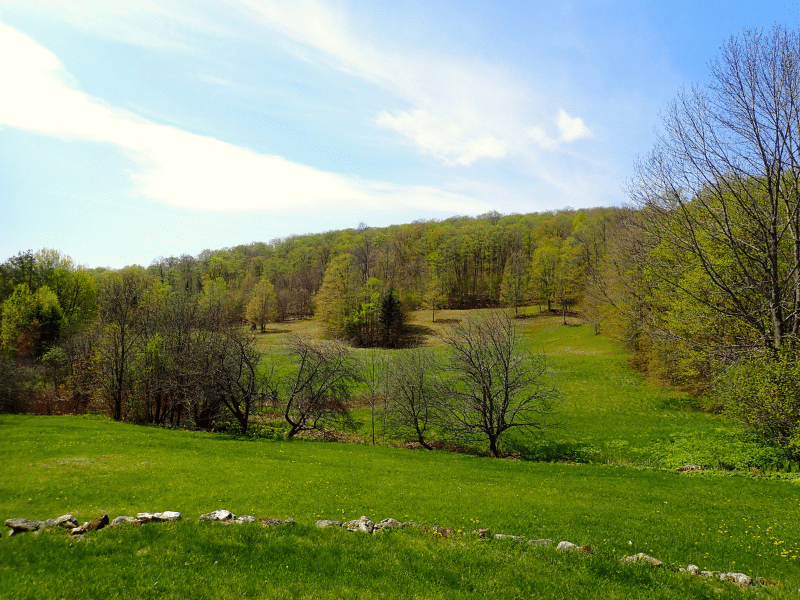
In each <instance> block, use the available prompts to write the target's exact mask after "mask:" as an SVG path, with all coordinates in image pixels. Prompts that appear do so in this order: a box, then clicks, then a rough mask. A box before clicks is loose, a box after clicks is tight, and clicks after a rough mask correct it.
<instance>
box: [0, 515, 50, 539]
mask: <svg viewBox="0 0 800 600" xmlns="http://www.w3.org/2000/svg"><path fill="white" fill-rule="evenodd" d="M6 527H10V528H11V531H9V532H8V535H9V536H12V535H17V534H20V533H28V532H30V531H37V530H38V529H44V528H45V527H46V522H45V521H37V520H36V519H25V518H22V517H14V518H12V519H6Z"/></svg>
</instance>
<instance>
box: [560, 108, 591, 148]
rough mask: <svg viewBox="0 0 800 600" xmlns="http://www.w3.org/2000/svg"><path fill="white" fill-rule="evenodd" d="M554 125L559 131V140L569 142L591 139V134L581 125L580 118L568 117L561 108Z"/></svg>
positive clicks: (581, 120)
mask: <svg viewBox="0 0 800 600" xmlns="http://www.w3.org/2000/svg"><path fill="white" fill-rule="evenodd" d="M556 125H558V128H559V129H560V130H561V139H562V140H564V141H565V142H571V141H572V140H577V139H579V138H585V137H591V135H592V132H591V131H589V128H588V127H586V125H584V124H583V119H581V118H580V117H570V116H569V115H568V114H567V111H565V110H564V109H563V108H562V109H559V111H558V118H557V119H556Z"/></svg>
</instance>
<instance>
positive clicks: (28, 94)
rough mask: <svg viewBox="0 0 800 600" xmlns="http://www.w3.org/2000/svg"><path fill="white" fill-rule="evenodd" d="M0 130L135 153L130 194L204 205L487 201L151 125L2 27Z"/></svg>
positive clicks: (280, 209) (451, 205) (455, 204)
mask: <svg viewBox="0 0 800 600" xmlns="http://www.w3.org/2000/svg"><path fill="white" fill-rule="evenodd" d="M0 53H2V55H3V56H13V57H15V59H14V60H13V61H10V60H6V61H3V62H2V63H0V81H2V82H3V87H4V89H5V92H4V93H3V94H0V126H7V127H15V128H19V129H23V130H27V131H31V132H36V133H39V134H43V135H48V136H54V137H59V138H62V139H77V140H88V141H92V142H97V143H107V144H110V145H113V146H115V147H117V148H119V149H121V150H122V151H124V152H125V153H126V154H127V155H128V156H130V157H131V159H133V161H134V162H135V163H136V164H137V165H138V167H139V168H138V170H137V171H135V172H134V173H133V174H132V176H131V177H132V183H133V189H132V191H131V193H132V195H134V196H139V197H143V198H146V199H149V200H153V201H157V202H161V203H165V204H169V205H173V206H178V207H182V208H187V209H193V210H199V211H216V212H235V211H257V212H266V213H273V214H281V213H288V212H295V211H298V210H303V211H313V210H321V209H324V208H326V207H330V206H336V205H345V206H347V207H348V208H356V209H358V208H370V209H376V208H378V209H380V208H382V207H390V206H391V207H392V208H398V207H406V208H409V209H415V210H422V209H424V210H428V211H429V210H439V211H441V212H442V213H443V214H452V213H456V212H464V211H468V212H481V211H485V210H487V209H489V208H491V207H490V206H489V205H487V204H485V203H483V202H480V201H478V200H475V199H473V198H471V197H469V196H466V195H463V194H458V193H452V192H448V191H444V190H440V189H437V188H435V187H431V186H409V185H398V184H393V183H389V182H383V181H370V180H363V179H359V178H357V177H352V176H346V175H340V174H336V173H330V172H326V171H322V170H319V169H315V168H312V167H309V166H306V165H302V164H298V163H293V162H291V161H288V160H286V159H284V158H282V157H280V156H273V155H266V154H260V153H258V152H254V151H252V150H250V149H247V148H242V147H239V146H236V145H234V144H231V143H228V142H225V141H221V140H218V139H215V138H212V137H208V136H202V135H197V134H194V133H191V132H187V131H185V130H182V129H179V128H176V127H172V126H168V125H161V124H157V123H153V122H152V121H149V120H146V119H143V118H141V117H139V116H138V115H136V114H134V113H131V112H130V111H125V110H121V109H118V108H114V107H111V106H108V105H106V104H104V103H103V102H102V101H100V100H99V99H97V98H93V97H91V96H89V95H87V94H85V93H84V92H82V91H80V90H79V89H75V88H74V87H71V86H70V85H69V84H68V81H69V80H70V77H69V73H67V72H66V71H65V69H64V67H63V65H62V64H61V63H60V62H59V60H58V58H57V57H56V56H55V55H53V54H52V53H51V52H50V51H48V50H47V49H45V48H43V47H42V46H40V45H39V44H37V43H36V42H35V41H33V40H32V39H30V38H29V37H27V36H25V35H24V34H22V33H20V32H18V31H16V30H15V29H13V28H11V27H8V26H6V25H4V24H2V23H0Z"/></svg>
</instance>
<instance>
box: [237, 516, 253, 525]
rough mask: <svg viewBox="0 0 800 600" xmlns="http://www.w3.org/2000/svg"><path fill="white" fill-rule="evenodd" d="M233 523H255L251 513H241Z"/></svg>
mask: <svg viewBox="0 0 800 600" xmlns="http://www.w3.org/2000/svg"><path fill="white" fill-rule="evenodd" d="M233 522H234V523H255V522H256V518H255V517H254V516H253V515H242V516H241V517H239V518H237V519H236V520H235V521H233Z"/></svg>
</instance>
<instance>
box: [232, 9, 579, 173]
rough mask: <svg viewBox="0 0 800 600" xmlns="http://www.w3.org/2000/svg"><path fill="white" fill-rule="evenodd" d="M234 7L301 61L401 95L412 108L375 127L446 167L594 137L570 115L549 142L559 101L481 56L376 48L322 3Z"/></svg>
mask: <svg viewBox="0 0 800 600" xmlns="http://www.w3.org/2000/svg"><path fill="white" fill-rule="evenodd" d="M230 1H231V3H232V4H233V5H234V6H240V7H241V6H245V7H247V8H248V9H249V10H252V11H254V13H255V14H257V15H259V16H260V18H261V19H262V23H263V25H264V26H266V27H268V28H270V29H272V30H273V31H275V32H276V33H278V34H280V35H282V36H284V37H285V38H286V39H287V40H289V41H290V42H291V43H289V44H287V46H286V49H287V50H288V51H289V52H293V53H294V54H295V55H296V56H297V57H298V58H301V59H303V60H308V61H311V62H317V63H319V64H320V65H324V66H326V67H333V68H335V69H338V70H339V71H340V72H343V73H346V74H349V75H352V76H354V77H358V78H360V79H363V80H367V81H369V82H372V83H374V84H375V85H378V86H380V87H382V88H383V89H386V90H388V91H390V92H391V93H392V94H394V95H395V96H396V97H397V98H398V99H399V100H400V102H402V103H403V104H405V106H403V107H398V108H387V109H384V110H381V111H379V112H378V114H377V116H376V117H375V119H374V122H375V123H376V124H378V125H379V126H381V127H384V128H386V129H389V130H392V131H395V132H396V133H398V134H400V135H401V136H402V137H403V138H404V139H405V140H406V142H407V143H410V144H411V145H413V146H414V147H416V148H417V150H418V151H419V152H420V153H421V154H423V155H427V156H430V157H432V158H434V159H435V160H437V161H438V162H440V163H442V164H444V165H447V166H467V165H471V164H473V163H475V162H476V161H478V160H480V159H504V158H510V157H513V156H519V157H522V158H524V159H529V158H530V155H531V154H532V153H534V154H538V153H540V152H541V151H543V150H544V151H547V152H556V153H557V152H559V151H561V150H562V149H563V148H564V147H565V146H568V145H570V144H571V143H572V142H575V141H576V140H579V139H584V138H588V137H590V136H591V134H590V131H589V129H588V127H586V125H585V124H584V123H583V120H582V119H581V118H580V117H571V116H569V115H568V114H567V112H566V111H565V110H564V109H563V108H560V109H558V115H557V117H556V118H555V124H556V125H557V127H558V129H559V132H560V135H559V136H557V137H548V136H547V135H545V134H544V132H543V128H542V125H541V122H551V121H552V119H553V116H552V115H553V112H554V110H553V109H551V108H549V107H548V106H549V105H550V104H551V102H550V101H548V100H546V99H544V98H543V97H542V96H536V95H532V93H531V91H530V90H526V89H524V88H523V87H522V86H520V85H519V84H518V83H516V82H515V81H514V80H513V78H512V77H511V76H510V75H509V74H508V73H506V72H505V70H504V69H503V68H502V67H500V66H498V65H494V64H488V63H486V62H484V61H481V60H480V59H478V58H476V57H469V59H468V60H465V59H462V60H459V59H457V58H453V57H451V56H442V55H433V54H431V53H419V52H415V50H414V49H413V48H392V47H391V46H390V42H388V41H386V42H384V41H382V43H381V46H380V47H379V46H376V45H374V44H370V43H369V42H368V41H366V40H367V39H368V36H367V35H363V34H362V33H361V32H358V31H355V28H354V27H353V26H352V24H351V23H350V22H349V21H348V19H347V14H345V13H344V12H342V11H338V12H337V11H334V10H332V9H330V8H329V7H328V6H326V5H325V4H324V3H322V2H318V1H315V0H296V1H294V2H291V3H285V2H281V1H276V0H238V1H237V0H230ZM309 52H310V53H309ZM537 121H538V122H539V123H537ZM526 131H528V132H536V133H535V134H533V135H526V133H525V132H526ZM532 141H533V142H534V143H531V142H532Z"/></svg>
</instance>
